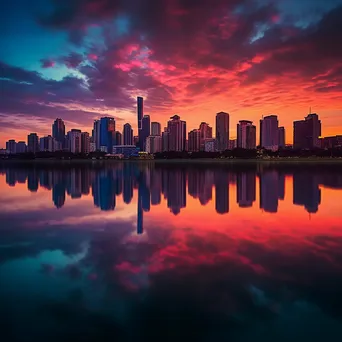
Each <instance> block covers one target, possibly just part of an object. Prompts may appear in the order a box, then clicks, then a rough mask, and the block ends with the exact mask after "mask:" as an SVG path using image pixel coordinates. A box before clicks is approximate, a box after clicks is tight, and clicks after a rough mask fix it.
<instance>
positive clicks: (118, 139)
mask: <svg viewBox="0 0 342 342" xmlns="http://www.w3.org/2000/svg"><path fill="white" fill-rule="evenodd" d="M113 145H122V134H121V133H120V132H119V131H116V132H115V142H114V143H113Z"/></svg>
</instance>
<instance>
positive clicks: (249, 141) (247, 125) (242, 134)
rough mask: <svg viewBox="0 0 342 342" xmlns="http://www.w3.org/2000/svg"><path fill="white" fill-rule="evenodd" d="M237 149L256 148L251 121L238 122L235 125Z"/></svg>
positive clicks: (254, 132) (253, 127)
mask: <svg viewBox="0 0 342 342" xmlns="http://www.w3.org/2000/svg"><path fill="white" fill-rule="evenodd" d="M237 147H238V148H244V149H249V150H250V149H255V148H256V127H255V126H254V125H253V122H252V121H248V120H240V121H239V123H238V124H237Z"/></svg>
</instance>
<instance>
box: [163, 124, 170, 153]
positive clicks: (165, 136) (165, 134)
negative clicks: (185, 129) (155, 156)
mask: <svg viewBox="0 0 342 342" xmlns="http://www.w3.org/2000/svg"><path fill="white" fill-rule="evenodd" d="M169 136H170V134H169V131H168V129H167V128H166V127H165V128H164V132H163V133H162V151H163V152H168V151H169Z"/></svg>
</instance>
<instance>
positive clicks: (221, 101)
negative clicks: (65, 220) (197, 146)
mask: <svg viewBox="0 0 342 342" xmlns="http://www.w3.org/2000/svg"><path fill="white" fill-rule="evenodd" d="M139 6H140V7H139ZM139 6H137V8H133V7H132V6H129V5H128V4H126V3H125V2H113V1H110V0H103V1H96V0H87V1H84V2H82V1H77V0H68V1H65V0H61V1H50V0H38V1H35V2H33V3H32V2H31V3H29V2H27V1H24V0H13V1H11V2H10V3H8V4H7V5H6V8H4V10H3V11H1V13H0V19H1V23H2V25H3V27H4V30H5V32H6V34H4V35H2V36H1V38H0V43H1V46H2V47H4V48H3V49H2V50H1V52H0V69H1V76H0V89H1V95H2V96H0V126H1V134H0V148H4V147H5V142H6V141H7V140H9V139H15V140H16V141H21V140H26V137H27V135H28V134H29V133H31V132H37V133H38V135H39V136H46V135H48V134H50V131H51V122H52V121H53V120H55V118H56V117H57V118H61V119H63V121H64V122H65V124H66V125H67V126H68V127H70V128H79V129H80V130H81V131H82V132H84V131H87V132H89V133H91V131H90V130H89V129H90V127H92V123H93V121H94V120H95V119H96V118H99V117H115V121H116V124H117V130H119V131H120V132H121V131H122V126H123V124H124V123H126V122H129V123H130V124H131V126H132V129H133V130H134V132H137V131H138V120H137V118H136V109H137V108H136V97H137V96H138V95H140V96H142V97H143V98H144V99H145V103H144V108H143V109H144V113H143V114H145V115H149V116H150V118H151V121H156V122H160V123H165V122H167V120H168V118H169V117H171V116H173V115H174V114H177V115H179V116H180V117H181V118H182V120H184V121H186V123H187V131H188V132H190V131H192V130H193V129H198V122H202V121H203V122H207V123H208V124H209V125H210V126H211V127H212V128H213V135H215V136H216V131H215V126H216V125H215V115H216V113H219V112H220V111H224V112H227V113H229V115H230V124H229V127H230V130H229V135H230V137H231V138H234V137H235V138H236V135H235V132H236V130H235V128H236V125H237V123H238V122H239V121H240V120H248V121H253V123H254V125H255V126H256V131H257V132H256V134H257V137H258V136H259V124H258V122H259V120H260V118H261V117H262V116H269V115H272V114H276V115H278V118H279V119H280V125H281V126H282V127H285V130H286V143H293V139H292V137H293V125H292V123H293V121H294V120H300V119H301V118H303V117H305V116H306V115H307V114H308V113H310V112H311V111H310V110H309V108H310V107H312V112H316V113H318V114H319V115H320V118H321V120H322V136H334V135H337V134H340V132H341V130H342V107H341V106H342V96H341V90H342V86H341V84H342V78H341V77H342V76H341V75H342V74H341V62H340V61H341V58H342V50H341V45H340V44H338V41H339V40H340V37H341V36H342V25H341V21H340V17H341V15H342V0H326V1H320V0H310V1H308V0H303V1H300V2H298V1H295V0H275V1H273V0H272V1H271V0H266V1H263V2H260V1H252V0H233V1H228V0H218V1H215V2H213V1H209V0H204V1H201V2H200V3H197V4H196V6H193V3H192V2H191V1H190V2H183V1H180V2H176V1H175V2H172V1H171V2H170V6H161V5H159V2H157V1H155V0H140V1H139ZM138 8H139V10H138ZM140 9H143V10H140ZM21 23H23V24H22V25H21ZM141 119H142V118H141ZM162 128H163V126H162ZM137 135H138V134H137Z"/></svg>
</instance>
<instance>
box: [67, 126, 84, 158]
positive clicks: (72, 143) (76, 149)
mask: <svg viewBox="0 0 342 342" xmlns="http://www.w3.org/2000/svg"><path fill="white" fill-rule="evenodd" d="M67 140H68V147H69V151H70V152H71V153H81V151H82V133H81V130H79V129H72V130H71V131H69V132H68V134H67Z"/></svg>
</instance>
